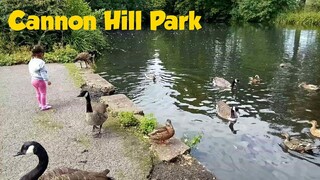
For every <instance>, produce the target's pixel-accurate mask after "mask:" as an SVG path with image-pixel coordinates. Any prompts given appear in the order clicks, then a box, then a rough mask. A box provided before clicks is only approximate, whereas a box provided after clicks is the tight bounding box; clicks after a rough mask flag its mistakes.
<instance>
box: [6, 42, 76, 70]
mask: <svg viewBox="0 0 320 180" xmlns="http://www.w3.org/2000/svg"><path fill="white" fill-rule="evenodd" d="M12 52H13V53H10V54H9V53H6V52H4V51H2V52H1V51H0V57H1V58H0V66H10V65H15V64H27V63H28V62H29V60H30V59H31V48H30V47H28V46H21V47H17V48H15V49H13V50H12ZM76 55H77V51H76V50H75V49H73V48H71V46H70V45H67V46H65V47H63V46H58V45H54V46H53V51H51V52H48V53H45V54H44V59H45V61H46V62H49V63H50V62H59V63H66V62H72V60H73V59H74V58H75V56H76Z"/></svg>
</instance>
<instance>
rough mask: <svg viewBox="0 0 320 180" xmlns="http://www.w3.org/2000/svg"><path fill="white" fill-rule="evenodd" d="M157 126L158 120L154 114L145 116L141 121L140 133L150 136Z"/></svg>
mask: <svg viewBox="0 0 320 180" xmlns="http://www.w3.org/2000/svg"><path fill="white" fill-rule="evenodd" d="M156 126H157V119H156V118H155V117H154V116H153V114H148V115H145V116H144V117H142V118H141V119H140V124H139V131H140V132H141V133H142V134H149V133H150V132H152V131H153V130H154V128H155V127H156Z"/></svg>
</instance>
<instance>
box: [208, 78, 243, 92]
mask: <svg viewBox="0 0 320 180" xmlns="http://www.w3.org/2000/svg"><path fill="white" fill-rule="evenodd" d="M238 82H240V81H239V79H234V80H233V81H232V83H230V82H229V81H227V80H225V79H223V78H221V77H214V78H213V80H212V85H213V86H215V87H219V88H221V89H233V88H234V87H235V86H236V85H237V83H238Z"/></svg>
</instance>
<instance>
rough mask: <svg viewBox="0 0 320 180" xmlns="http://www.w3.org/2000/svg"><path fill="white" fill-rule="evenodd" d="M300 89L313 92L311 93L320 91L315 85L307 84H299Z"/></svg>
mask: <svg viewBox="0 0 320 180" xmlns="http://www.w3.org/2000/svg"><path fill="white" fill-rule="evenodd" d="M298 87H300V88H303V89H306V90H311V91H318V90H320V87H319V86H317V85H314V84H307V83H306V82H302V83H300V84H299V86H298Z"/></svg>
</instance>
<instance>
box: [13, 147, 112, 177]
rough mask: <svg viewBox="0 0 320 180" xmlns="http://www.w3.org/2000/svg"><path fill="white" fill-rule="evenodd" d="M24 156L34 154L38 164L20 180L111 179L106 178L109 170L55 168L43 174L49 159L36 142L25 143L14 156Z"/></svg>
mask: <svg viewBox="0 0 320 180" xmlns="http://www.w3.org/2000/svg"><path fill="white" fill-rule="evenodd" d="M26 154H35V155H37V156H38V159H39V163H38V165H37V166H36V167H35V168H34V169H33V170H31V171H30V172H28V173H27V174H25V175H24V176H23V177H22V178H21V180H35V179H38V180H50V179H69V180H81V179H100V180H103V179H111V178H109V177H107V174H108V173H109V172H110V170H109V169H106V170H104V171H102V172H89V171H83V170H80V169H72V168H65V167H61V168H55V169H54V170H52V171H50V172H47V173H45V174H43V173H44V172H45V170H46V169H47V167H48V163H49V157H48V154H47V151H46V150H45V148H44V147H43V146H42V145H41V144H40V143H38V142H36V141H28V142H25V143H24V144H23V145H22V147H21V149H20V151H19V152H18V153H17V154H16V155H14V156H20V155H26Z"/></svg>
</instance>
